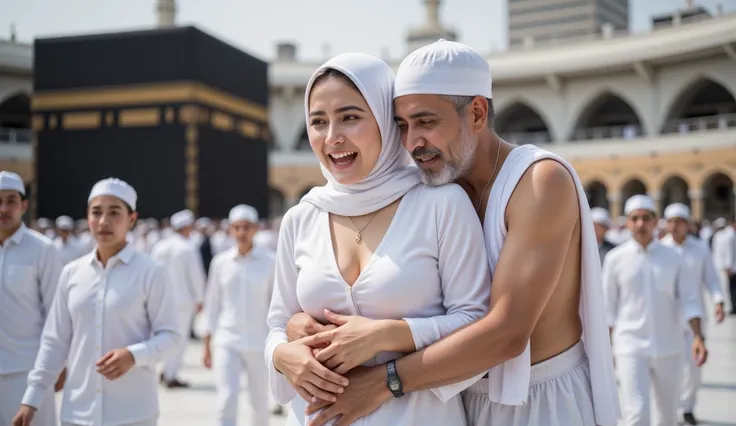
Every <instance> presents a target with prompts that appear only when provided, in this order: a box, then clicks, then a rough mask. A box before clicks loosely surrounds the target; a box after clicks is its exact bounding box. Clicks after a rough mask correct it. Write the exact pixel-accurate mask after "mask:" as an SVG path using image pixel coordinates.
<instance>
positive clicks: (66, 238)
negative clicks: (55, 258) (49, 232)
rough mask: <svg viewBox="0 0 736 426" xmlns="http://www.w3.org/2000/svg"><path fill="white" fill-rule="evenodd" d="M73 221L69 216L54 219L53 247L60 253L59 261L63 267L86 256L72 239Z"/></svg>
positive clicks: (77, 242) (74, 239)
mask: <svg viewBox="0 0 736 426" xmlns="http://www.w3.org/2000/svg"><path fill="white" fill-rule="evenodd" d="M73 231H74V220H72V218H70V217H69V216H59V217H58V218H56V239H54V246H56V248H57V249H58V250H59V253H61V261H62V263H63V264H64V265H66V264H67V263H69V262H71V261H72V260H74V259H76V258H78V257H80V256H82V255H85V254H87V251H86V250H84V247H82V245H81V244H80V243H79V241H78V240H77V239H76V238H75V237H74V233H73Z"/></svg>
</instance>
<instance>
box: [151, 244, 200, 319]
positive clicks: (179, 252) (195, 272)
mask: <svg viewBox="0 0 736 426" xmlns="http://www.w3.org/2000/svg"><path fill="white" fill-rule="evenodd" d="M151 257H152V258H153V259H154V260H157V261H159V262H161V263H163V264H164V265H165V266H166V268H167V269H168V271H169V276H170V277H171V282H172V283H173V285H174V294H175V298H176V305H177V307H178V308H180V309H184V310H191V309H192V308H194V306H195V305H197V304H198V303H202V301H203V299H204V284H205V282H206V280H207V278H206V275H205V272H204V265H203V264H202V257H201V256H200V254H199V251H198V250H197V249H196V248H195V247H194V246H193V245H192V243H191V241H189V240H188V239H186V238H184V236H183V235H181V234H178V233H173V234H171V235H169V236H168V237H166V238H164V239H163V240H161V241H159V242H158V243H156V245H155V246H153V248H152V249H151Z"/></svg>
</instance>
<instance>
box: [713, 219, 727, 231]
mask: <svg viewBox="0 0 736 426" xmlns="http://www.w3.org/2000/svg"><path fill="white" fill-rule="evenodd" d="M726 225H728V221H727V220H726V218H724V217H719V218H718V219H716V220H714V221H713V227H714V228H723V227H724V226H726Z"/></svg>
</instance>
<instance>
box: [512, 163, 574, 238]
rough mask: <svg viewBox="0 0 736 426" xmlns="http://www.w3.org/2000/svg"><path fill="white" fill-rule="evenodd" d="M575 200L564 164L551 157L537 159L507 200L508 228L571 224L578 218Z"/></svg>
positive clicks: (572, 183)
mask: <svg viewBox="0 0 736 426" xmlns="http://www.w3.org/2000/svg"><path fill="white" fill-rule="evenodd" d="M578 202H579V201H578V194H577V187H576V185H575V181H574V180H573V177H572V175H571V174H570V171H569V170H568V169H567V167H565V166H564V165H562V164H561V163H559V162H557V161H555V160H553V159H543V160H540V161H538V162H536V163H534V164H532V165H531V166H529V168H528V169H527V170H526V172H525V173H524V175H523V176H522V177H521V180H520V181H519V184H518V185H517V187H516V190H515V191H514V193H513V195H512V196H511V199H510V200H509V206H508V209H507V215H508V224H509V229H511V228H512V227H523V228H526V229H529V228H534V229H535V230H538V229H547V228H548V227H549V226H550V225H553V224H560V223H568V224H574V223H576V222H577V220H578V218H579V217H580V208H579V204H578Z"/></svg>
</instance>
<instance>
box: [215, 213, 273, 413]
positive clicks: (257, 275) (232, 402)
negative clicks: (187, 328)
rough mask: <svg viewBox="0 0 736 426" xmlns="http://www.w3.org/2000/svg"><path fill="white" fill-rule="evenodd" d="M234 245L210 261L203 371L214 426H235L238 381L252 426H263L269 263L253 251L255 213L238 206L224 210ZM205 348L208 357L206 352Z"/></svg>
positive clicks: (263, 254)
mask: <svg viewBox="0 0 736 426" xmlns="http://www.w3.org/2000/svg"><path fill="white" fill-rule="evenodd" d="M228 218H229V221H230V226H231V227H232V232H233V233H235V234H236V235H235V236H236V238H235V239H236V240H237V241H238V242H237V245H236V246H235V247H233V248H230V249H227V250H225V251H224V252H221V253H219V254H217V255H215V257H214V258H213V259H212V264H211V266H210V274H209V277H208V283H207V298H206V300H205V306H204V325H203V331H204V335H205V337H204V342H205V366H206V367H208V368H210V367H211V368H212V369H213V370H214V372H215V386H216V388H217V416H218V419H217V420H218V425H219V426H236V425H237V423H238V422H237V415H238V397H239V395H240V376H241V374H242V373H246V374H247V376H248V396H249V397H250V408H251V410H250V412H251V413H253V416H252V417H251V418H250V422H249V423H250V424H251V425H252V426H268V423H269V413H268V411H269V410H268V408H269V402H270V401H269V390H268V372H267V370H266V364H265V362H264V358H263V351H264V349H265V347H266V337H267V336H268V326H267V325H266V317H267V316H268V307H269V304H270V302H271V291H272V289H273V274H274V265H275V260H276V259H275V257H274V255H273V254H272V253H271V252H270V251H268V250H266V249H262V248H258V247H254V246H253V241H252V238H253V237H252V236H253V234H254V233H255V230H256V228H257V226H258V212H257V211H256V209H254V208H253V207H251V206H247V205H239V206H235V207H233V208H232V210H230V215H229V217H228ZM210 342H212V343H213V346H214V349H213V350H214V355H213V354H211V352H210Z"/></svg>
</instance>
